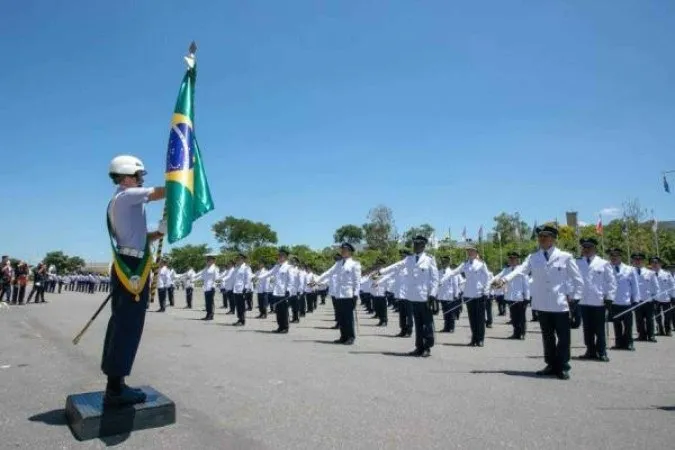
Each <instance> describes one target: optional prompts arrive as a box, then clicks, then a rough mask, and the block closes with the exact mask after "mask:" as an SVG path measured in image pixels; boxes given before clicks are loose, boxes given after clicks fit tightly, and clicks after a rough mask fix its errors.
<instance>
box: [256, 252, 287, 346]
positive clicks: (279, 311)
mask: <svg viewBox="0 0 675 450" xmlns="http://www.w3.org/2000/svg"><path fill="white" fill-rule="evenodd" d="M292 269H293V268H292V267H291V265H290V264H289V263H288V249H286V248H284V247H281V248H279V255H278V262H277V264H276V265H275V266H274V267H272V269H270V270H268V271H267V272H266V273H264V274H262V275H261V276H260V277H259V278H258V280H260V281H262V280H267V279H270V278H272V279H273V286H272V299H271V301H270V303H271V304H272V305H274V309H275V311H276V315H277V325H278V328H277V330H276V331H275V332H276V333H282V334H286V333H288V328H289V323H288V297H289V296H290V289H291V283H292V275H291V272H292Z"/></svg>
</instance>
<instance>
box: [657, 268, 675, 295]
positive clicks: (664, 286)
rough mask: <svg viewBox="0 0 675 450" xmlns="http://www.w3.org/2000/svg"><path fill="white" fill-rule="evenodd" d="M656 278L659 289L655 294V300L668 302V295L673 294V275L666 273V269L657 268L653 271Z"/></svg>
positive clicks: (674, 284) (674, 283) (674, 285)
mask: <svg viewBox="0 0 675 450" xmlns="http://www.w3.org/2000/svg"><path fill="white" fill-rule="evenodd" d="M654 274H655V275H656V279H657V280H658V282H659V288H660V289H659V291H658V292H657V294H656V295H655V298H656V301H658V302H661V303H670V297H671V296H673V288H674V287H675V282H674V281H673V276H672V275H671V274H670V273H668V271H667V270H663V269H661V270H659V271H658V272H654Z"/></svg>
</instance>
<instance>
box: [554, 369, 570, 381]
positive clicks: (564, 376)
mask: <svg viewBox="0 0 675 450" xmlns="http://www.w3.org/2000/svg"><path fill="white" fill-rule="evenodd" d="M555 376H556V377H558V379H559V380H569V379H570V373H569V372H568V371H566V370H562V371H560V372H558V373H556V374H555Z"/></svg>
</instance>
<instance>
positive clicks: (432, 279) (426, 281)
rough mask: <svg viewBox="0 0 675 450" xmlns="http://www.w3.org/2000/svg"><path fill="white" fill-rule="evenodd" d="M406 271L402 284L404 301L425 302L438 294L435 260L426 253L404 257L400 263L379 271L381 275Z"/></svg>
mask: <svg viewBox="0 0 675 450" xmlns="http://www.w3.org/2000/svg"><path fill="white" fill-rule="evenodd" d="M403 269H406V273H405V275H404V278H403V282H404V283H405V284H406V300H410V301H411V302H426V301H427V300H428V299H429V297H436V294H437V293H438V268H437V267H436V260H435V259H434V258H432V257H431V256H429V255H427V254H426V253H420V254H419V255H410V256H406V257H405V258H404V259H402V260H401V261H399V262H397V263H395V264H392V265H391V266H389V267H385V268H384V269H382V270H380V273H381V274H382V275H386V274H388V273H391V272H401V271H402V270H403Z"/></svg>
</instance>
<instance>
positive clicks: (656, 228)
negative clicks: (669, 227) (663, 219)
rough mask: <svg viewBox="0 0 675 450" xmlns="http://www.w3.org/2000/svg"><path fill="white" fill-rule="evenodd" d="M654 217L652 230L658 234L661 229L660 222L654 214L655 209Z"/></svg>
mask: <svg viewBox="0 0 675 450" xmlns="http://www.w3.org/2000/svg"><path fill="white" fill-rule="evenodd" d="M652 219H654V221H653V222H652V232H653V233H654V234H656V233H657V232H658V231H659V222H658V221H657V220H656V216H654V210H652Z"/></svg>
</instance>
